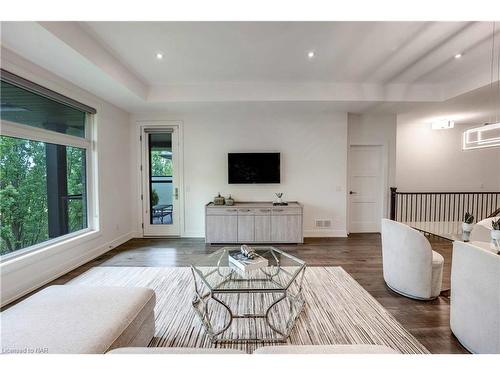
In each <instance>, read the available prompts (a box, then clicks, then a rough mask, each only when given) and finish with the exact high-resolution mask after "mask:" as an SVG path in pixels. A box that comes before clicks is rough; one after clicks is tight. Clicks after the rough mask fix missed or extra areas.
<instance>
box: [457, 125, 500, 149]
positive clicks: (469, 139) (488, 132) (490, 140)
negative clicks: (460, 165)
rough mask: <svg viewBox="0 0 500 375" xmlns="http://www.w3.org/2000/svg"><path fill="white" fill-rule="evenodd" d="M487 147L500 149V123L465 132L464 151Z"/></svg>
mask: <svg viewBox="0 0 500 375" xmlns="http://www.w3.org/2000/svg"><path fill="white" fill-rule="evenodd" d="M486 147H500V122H497V123H494V124H485V125H483V126H480V127H477V128H473V129H468V130H466V131H464V134H463V145H462V150H473V149H477V148H486Z"/></svg>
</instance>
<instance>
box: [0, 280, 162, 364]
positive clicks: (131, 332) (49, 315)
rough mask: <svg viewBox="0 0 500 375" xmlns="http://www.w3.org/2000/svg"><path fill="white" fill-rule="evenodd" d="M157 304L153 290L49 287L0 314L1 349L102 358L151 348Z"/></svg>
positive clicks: (15, 351)
mask: <svg viewBox="0 0 500 375" xmlns="http://www.w3.org/2000/svg"><path fill="white" fill-rule="evenodd" d="M155 304H156V297H155V293H154V291H153V290H152V289H149V288H132V287H126V288H125V287H104V286H99V287H88V286H82V285H74V286H71V285H57V286H50V287H48V288H45V289H43V290H42V291H40V292H38V293H36V294H34V295H32V296H31V297H29V298H27V299H25V300H24V301H21V302H19V303H17V304H16V305H14V306H12V307H10V308H8V309H7V310H5V311H3V312H2V313H1V315H0V319H1V327H2V329H1V350H2V353H5V354H8V353H12V354H16V353H49V354H63V353H69V354H100V353H106V352H107V351H109V350H111V349H114V348H119V347H124V346H147V345H148V343H149V342H150V341H151V339H152V338H153V335H154V329H155V323H154V307H155Z"/></svg>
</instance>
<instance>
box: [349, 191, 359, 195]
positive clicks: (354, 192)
mask: <svg viewBox="0 0 500 375" xmlns="http://www.w3.org/2000/svg"><path fill="white" fill-rule="evenodd" d="M349 194H351V195H353V194H358V192H357V191H350V192H349Z"/></svg>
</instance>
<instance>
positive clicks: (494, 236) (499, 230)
mask: <svg viewBox="0 0 500 375" xmlns="http://www.w3.org/2000/svg"><path fill="white" fill-rule="evenodd" d="M491 244H492V245H493V246H494V249H495V250H497V251H500V218H498V219H496V220H494V219H493V220H492V221H491Z"/></svg>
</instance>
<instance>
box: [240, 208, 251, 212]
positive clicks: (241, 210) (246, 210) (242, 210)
mask: <svg viewBox="0 0 500 375" xmlns="http://www.w3.org/2000/svg"><path fill="white" fill-rule="evenodd" d="M240 212H250V210H249V209H245V210H244V209H241V208H240Z"/></svg>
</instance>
